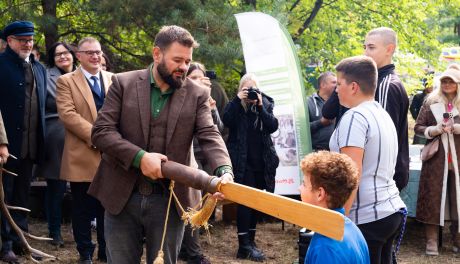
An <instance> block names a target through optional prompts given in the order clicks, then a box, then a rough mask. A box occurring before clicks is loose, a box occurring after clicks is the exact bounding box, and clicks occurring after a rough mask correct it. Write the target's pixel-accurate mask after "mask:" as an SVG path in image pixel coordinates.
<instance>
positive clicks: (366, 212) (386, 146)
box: [329, 101, 406, 224]
mask: <svg viewBox="0 0 460 264" xmlns="http://www.w3.org/2000/svg"><path fill="white" fill-rule="evenodd" d="M329 147H330V149H331V151H335V152H340V149H341V148H343V147H359V148H362V149H364V157H363V168H362V175H361V180H360V183H359V188H358V192H357V195H356V199H355V201H354V202H353V205H352V207H351V211H350V215H349V217H350V219H351V220H353V222H355V223H356V224H365V223H369V222H374V221H377V220H380V219H382V218H385V217H387V216H389V215H392V214H393V213H395V212H397V211H399V209H401V208H405V207H406V205H405V204H404V202H403V201H402V200H401V198H400V197H399V191H398V188H397V187H396V183H395V181H394V180H393V174H394V171H395V166H396V157H397V155H398V137H397V135H396V129H395V126H394V124H393V121H392V119H391V117H390V115H388V113H387V112H386V111H385V110H384V109H383V108H382V106H381V105H380V104H379V103H378V102H376V101H366V102H363V103H361V104H360V105H358V106H356V107H353V108H351V109H350V110H349V111H348V112H346V113H345V114H344V115H343V117H342V119H341V120H340V122H339V124H338V125H337V128H336V129H335V130H334V133H333V134H332V137H331V140H330V141H329Z"/></svg>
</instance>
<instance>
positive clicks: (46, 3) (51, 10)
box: [42, 0, 59, 51]
mask: <svg viewBox="0 0 460 264" xmlns="http://www.w3.org/2000/svg"><path fill="white" fill-rule="evenodd" d="M42 7H43V15H44V17H45V20H46V21H47V22H46V23H44V24H43V25H42V26H43V32H44V33H45V45H46V51H47V50H48V49H49V48H51V46H52V45H53V44H54V43H56V42H57V41H58V38H59V36H58V25H57V18H56V7H57V0H42Z"/></svg>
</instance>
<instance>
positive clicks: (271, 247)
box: [21, 116, 460, 264]
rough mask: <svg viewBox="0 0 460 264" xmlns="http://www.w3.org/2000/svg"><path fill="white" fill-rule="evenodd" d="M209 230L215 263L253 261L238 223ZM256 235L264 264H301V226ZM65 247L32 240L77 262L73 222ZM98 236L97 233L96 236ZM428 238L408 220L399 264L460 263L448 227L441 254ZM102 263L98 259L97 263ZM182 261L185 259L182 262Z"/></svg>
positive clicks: (276, 225)
mask: <svg viewBox="0 0 460 264" xmlns="http://www.w3.org/2000/svg"><path fill="white" fill-rule="evenodd" d="M408 120H409V135H410V142H412V137H413V126H414V120H413V119H412V117H410V116H409V117H408ZM30 223H31V224H30V231H31V233H33V234H34V235H41V236H46V235H47V228H46V223H45V221H43V220H37V219H31V220H30ZM213 225H214V226H213V227H212V228H211V230H210V240H208V238H207V237H206V235H202V237H201V245H202V249H203V252H204V254H205V255H206V256H208V257H209V258H210V260H211V262H212V263H225V264H240V263H241V264H249V263H254V262H251V261H243V260H239V259H236V257H235V256H236V250H237V247H238V242H237V236H236V226H235V223H234V222H233V223H229V222H224V221H219V222H217V223H214V224H213ZM257 229H258V233H257V237H256V242H257V245H258V246H259V247H260V248H261V249H262V250H263V251H264V253H265V255H266V256H267V261H266V262H265V263H277V264H278V263H279V264H297V263H298V254H299V253H298V246H297V239H298V232H299V229H300V228H299V227H297V226H294V225H292V224H289V223H286V224H285V225H284V230H283V229H282V223H281V222H279V221H277V222H271V223H261V224H259V225H258V227H257ZM62 233H63V237H64V241H65V247H64V248H56V247H54V246H51V245H50V244H48V243H46V242H37V241H33V242H32V243H31V244H32V245H33V246H34V247H35V248H37V249H40V250H42V251H44V252H47V253H50V254H52V255H55V256H57V257H58V260H56V261H54V262H52V263H77V260H78V253H77V251H76V248H75V243H74V242H73V237H72V233H71V225H70V224H68V223H67V224H64V225H63V229H62ZM93 238H94V239H95V234H94V236H93ZM424 247H425V239H424V234H423V226H422V225H421V224H420V223H418V222H416V221H415V220H413V219H408V223H407V227H406V233H405V235H404V239H403V242H402V245H401V248H400V252H399V254H398V263H399V264H401V263H402V264H438V263H442V264H451V263H459V264H460V254H455V253H453V252H452V244H451V242H450V234H449V233H448V228H447V227H446V228H444V232H443V245H442V248H441V249H440V255H439V256H436V257H428V256H425V254H424V252H425V249H424ZM21 263H31V262H30V261H27V260H24V259H22V260H21ZM94 263H97V264H99V263H98V262H97V261H96V262H94ZM178 263H179V264H184V263H185V262H182V261H179V262H178Z"/></svg>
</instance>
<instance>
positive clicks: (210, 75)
mask: <svg viewBox="0 0 460 264" xmlns="http://www.w3.org/2000/svg"><path fill="white" fill-rule="evenodd" d="M206 77H208V78H209V79H211V80H215V79H217V74H216V72H215V71H206Z"/></svg>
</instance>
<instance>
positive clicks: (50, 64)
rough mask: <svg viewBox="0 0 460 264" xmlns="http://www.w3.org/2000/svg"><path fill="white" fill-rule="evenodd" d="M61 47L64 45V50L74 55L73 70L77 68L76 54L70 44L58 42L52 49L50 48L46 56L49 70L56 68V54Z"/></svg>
mask: <svg viewBox="0 0 460 264" xmlns="http://www.w3.org/2000/svg"><path fill="white" fill-rule="evenodd" d="M59 45H62V46H64V48H66V49H67V50H68V51H69V52H70V54H71V55H72V58H73V65H74V66H73V68H75V65H76V63H77V57H76V56H75V52H74V51H73V49H72V48H71V47H70V45H69V44H67V43H65V42H56V43H54V44H53V45H52V46H51V48H49V50H48V52H47V54H46V56H47V63H46V64H47V65H48V67H49V68H52V67H54V66H56V63H55V62H54V54H56V48H57V47H58V46H59Z"/></svg>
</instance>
